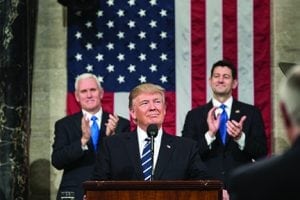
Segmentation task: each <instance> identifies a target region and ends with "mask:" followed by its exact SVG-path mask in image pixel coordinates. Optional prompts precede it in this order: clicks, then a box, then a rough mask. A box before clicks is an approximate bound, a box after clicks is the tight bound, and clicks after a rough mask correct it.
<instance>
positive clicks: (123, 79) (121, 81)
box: [117, 75, 125, 84]
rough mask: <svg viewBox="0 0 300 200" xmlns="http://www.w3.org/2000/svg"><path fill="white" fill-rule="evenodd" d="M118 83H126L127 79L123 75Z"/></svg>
mask: <svg viewBox="0 0 300 200" xmlns="http://www.w3.org/2000/svg"><path fill="white" fill-rule="evenodd" d="M117 80H118V82H119V83H120V84H121V83H125V77H124V76H122V75H119V77H118V78H117Z"/></svg>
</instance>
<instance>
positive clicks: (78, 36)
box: [75, 31, 82, 39]
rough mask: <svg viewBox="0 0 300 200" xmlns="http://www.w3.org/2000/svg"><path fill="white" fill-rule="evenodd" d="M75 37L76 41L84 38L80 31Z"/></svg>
mask: <svg viewBox="0 0 300 200" xmlns="http://www.w3.org/2000/svg"><path fill="white" fill-rule="evenodd" d="M75 37H76V39H80V38H82V34H81V32H79V31H78V32H77V33H76V34H75Z"/></svg>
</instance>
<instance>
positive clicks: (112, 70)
mask: <svg viewBox="0 0 300 200" xmlns="http://www.w3.org/2000/svg"><path fill="white" fill-rule="evenodd" d="M106 70H107V71H108V72H109V73H112V72H114V71H115V66H114V65H112V64H109V65H108V66H107V67H106Z"/></svg>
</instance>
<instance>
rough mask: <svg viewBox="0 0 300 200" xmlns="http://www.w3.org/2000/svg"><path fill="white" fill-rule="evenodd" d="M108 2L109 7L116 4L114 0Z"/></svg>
mask: <svg viewBox="0 0 300 200" xmlns="http://www.w3.org/2000/svg"><path fill="white" fill-rule="evenodd" d="M106 4H107V5H108V6H109V7H111V6H113V5H114V4H115V2H114V0H108V1H107V2H106Z"/></svg>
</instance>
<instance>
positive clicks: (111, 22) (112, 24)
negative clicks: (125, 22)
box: [106, 20, 115, 28]
mask: <svg viewBox="0 0 300 200" xmlns="http://www.w3.org/2000/svg"><path fill="white" fill-rule="evenodd" d="M106 26H107V27H108V28H113V27H114V26H115V25H114V22H113V21H111V20H109V21H108V22H107V23H106Z"/></svg>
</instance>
